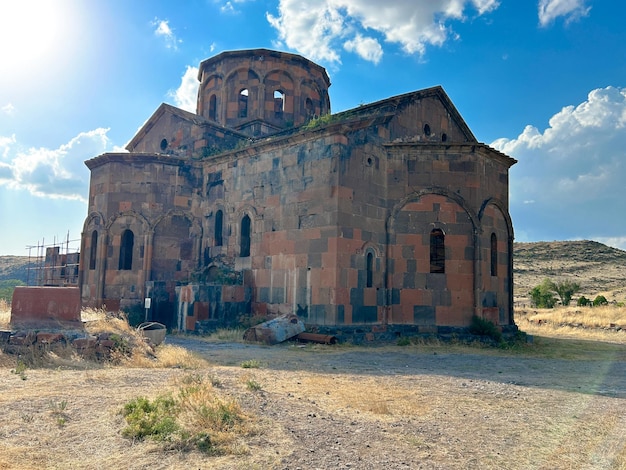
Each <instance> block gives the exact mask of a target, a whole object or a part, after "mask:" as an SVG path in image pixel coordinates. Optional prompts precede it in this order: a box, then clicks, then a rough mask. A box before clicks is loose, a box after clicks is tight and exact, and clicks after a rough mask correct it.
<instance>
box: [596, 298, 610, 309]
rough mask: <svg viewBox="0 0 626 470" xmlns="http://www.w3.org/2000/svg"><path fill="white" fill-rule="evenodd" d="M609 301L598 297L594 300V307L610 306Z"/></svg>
mask: <svg viewBox="0 0 626 470" xmlns="http://www.w3.org/2000/svg"><path fill="white" fill-rule="evenodd" d="M608 304H609V301H608V300H606V297H605V296H603V295H598V296H596V298H595V299H593V306H594V307H599V306H601V305H608Z"/></svg>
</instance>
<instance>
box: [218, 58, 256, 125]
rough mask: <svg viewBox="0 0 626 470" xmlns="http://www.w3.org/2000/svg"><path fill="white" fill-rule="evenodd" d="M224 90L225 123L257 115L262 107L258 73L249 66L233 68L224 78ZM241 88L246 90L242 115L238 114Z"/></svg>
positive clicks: (234, 122) (231, 123)
mask: <svg viewBox="0 0 626 470" xmlns="http://www.w3.org/2000/svg"><path fill="white" fill-rule="evenodd" d="M225 84H226V86H225V92H226V102H225V105H224V107H225V109H226V124H227V125H236V124H237V123H240V122H241V121H242V120H243V121H248V120H251V119H255V118H258V117H259V110H260V109H261V107H262V102H261V98H262V97H261V94H260V86H261V79H260V77H259V75H258V74H257V73H256V72H255V71H254V70H252V69H251V68H247V67H241V68H238V69H236V70H233V71H232V72H231V73H230V74H229V75H228V76H227V77H226V79H225ZM242 90H247V112H246V115H245V116H244V117H241V116H240V106H239V100H240V96H241V92H242Z"/></svg>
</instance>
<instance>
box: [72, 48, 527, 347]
mask: <svg viewBox="0 0 626 470" xmlns="http://www.w3.org/2000/svg"><path fill="white" fill-rule="evenodd" d="M198 80H199V89H198V100H197V109H196V113H195V114H194V113H191V112H187V111H184V110H182V109H178V108H176V107H174V106H171V105H168V104H162V105H161V106H159V108H158V109H157V110H156V111H155V112H154V114H153V115H152V116H151V117H150V118H149V119H148V120H147V121H146V123H145V124H144V125H143V127H142V128H141V129H140V130H139V131H138V132H137V134H136V135H135V136H134V137H133V138H132V139H131V140H130V142H129V143H128V145H127V147H126V148H127V150H128V152H127V153H104V154H102V155H99V156H97V157H95V158H92V159H90V160H88V161H87V162H86V165H87V167H88V168H89V170H90V171H91V180H90V187H89V206H88V207H89V208H88V215H87V218H86V220H85V223H84V227H83V233H82V243H81V253H82V255H81V266H80V281H79V282H80V288H81V296H82V303H83V305H91V306H106V308H107V309H109V310H112V309H118V308H124V309H126V308H133V307H137V308H143V307H144V306H145V305H147V304H148V305H149V312H147V313H149V316H150V318H151V319H153V320H156V321H160V322H162V323H165V324H166V325H167V326H168V327H170V328H174V329H179V330H183V331H184V330H187V331H189V330H194V329H199V328H200V326H201V325H203V324H207V323H215V324H225V325H228V324H231V325H232V324H235V323H236V322H238V321H240V320H241V318H243V317H246V316H255V315H264V316H272V315H277V314H284V313H294V314H297V315H298V316H299V317H300V318H301V319H302V320H303V321H304V322H305V324H307V325H308V326H309V327H311V328H313V329H317V330H318V331H322V330H323V331H334V330H337V331H339V330H350V329H352V330H353V331H357V330H358V331H362V332H363V331H364V332H366V334H368V335H370V336H372V337H373V336H375V335H376V334H377V333H381V334H382V333H387V334H395V335H399V334H404V332H413V333H442V332H446V331H448V332H449V331H455V330H456V329H463V328H467V326H469V325H470V322H471V320H472V317H473V316H479V317H481V318H485V319H488V320H490V321H492V322H494V323H495V324H496V325H499V326H500V327H502V328H503V329H505V330H506V329H512V330H514V329H515V324H514V321H513V279H512V277H513V227H512V223H511V217H510V215H509V211H508V207H509V201H508V191H509V184H508V180H509V168H510V167H511V166H512V165H513V164H514V163H515V160H514V159H512V158H510V157H508V156H507V155H504V154H503V153H501V152H499V151H496V150H495V149H493V148H490V147H489V146H487V145H485V144H484V143H479V142H478V141H477V140H476V138H475V137H474V135H473V134H472V132H471V130H470V129H469V128H468V126H467V125H466V123H465V122H464V120H463V118H462V117H461V116H460V114H459V112H458V111H457V110H456V108H455V107H454V105H453V104H452V102H451V101H450V98H449V97H448V96H447V95H446V93H445V91H444V90H443V89H442V88H441V87H439V86H436V87H433V88H427V89H424V90H418V91H414V92H411V93H407V94H403V95H400V96H394V97H391V98H387V99H383V100H381V101H378V102H375V103H371V104H366V105H362V106H359V107H357V108H354V109H351V110H348V111H344V112H341V113H337V114H331V112H330V111H331V107H330V99H329V94H328V88H329V87H330V80H329V77H328V75H327V73H326V70H325V69H324V68H323V67H320V66H319V65H317V64H315V63H313V62H311V61H309V60H307V59H305V58H304V57H301V56H299V55H296V54H290V53H286V52H277V51H271V50H266V49H254V50H239V51H229V52H223V53H221V54H219V55H217V56H215V57H212V58H210V59H207V60H205V61H203V62H202V63H201V64H200V67H199V71H198ZM146 299H150V300H149V301H148V302H146Z"/></svg>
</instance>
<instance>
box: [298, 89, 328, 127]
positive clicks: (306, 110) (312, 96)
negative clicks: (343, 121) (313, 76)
mask: <svg viewBox="0 0 626 470" xmlns="http://www.w3.org/2000/svg"><path fill="white" fill-rule="evenodd" d="M323 89H324V88H323V87H320V86H319V85H318V83H317V82H316V81H314V80H310V79H305V80H302V82H301V83H300V103H298V105H299V108H300V109H299V110H296V112H299V113H300V114H301V115H302V116H304V117H305V119H310V118H313V117H316V116H317V117H319V116H323V115H325V114H328V113H330V100H329V99H328V94H327V93H325V92H323V91H322V90H323ZM307 100H308V101H307Z"/></svg>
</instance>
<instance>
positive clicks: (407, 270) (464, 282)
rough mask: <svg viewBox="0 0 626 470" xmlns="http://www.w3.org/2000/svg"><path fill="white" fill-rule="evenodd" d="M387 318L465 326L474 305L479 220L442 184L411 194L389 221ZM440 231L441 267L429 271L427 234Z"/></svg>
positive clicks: (396, 209) (414, 322) (426, 323)
mask: <svg viewBox="0 0 626 470" xmlns="http://www.w3.org/2000/svg"><path fill="white" fill-rule="evenodd" d="M387 227H388V237H387V238H388V242H389V243H388V251H387V253H388V254H387V276H386V277H387V279H388V282H389V285H388V286H387V287H388V291H391V292H392V294H391V295H392V297H395V299H393V298H392V299H390V304H391V314H390V322H392V323H407V324H417V325H430V326H434V325H448V326H468V325H469V324H470V321H471V317H472V315H473V313H474V309H475V295H474V289H475V285H474V280H475V279H474V252H475V251H474V250H475V245H476V240H475V239H476V229H477V219H476V216H475V214H474V213H473V211H472V210H471V209H470V208H469V207H468V204H467V203H466V202H465V201H464V200H463V198H462V197H461V196H459V195H458V194H456V193H452V192H450V191H447V190H446V189H444V188H430V189H427V190H422V191H418V192H415V193H413V194H409V195H408V196H406V197H405V198H404V199H403V200H402V201H400V202H399V203H398V204H397V205H396V206H395V207H394V209H393V210H392V214H391V215H390V217H389V220H388V226H387ZM433 231H435V232H436V233H441V234H442V235H444V236H443V237H441V239H442V240H443V241H444V243H445V245H444V248H445V250H444V251H443V252H445V269H441V270H432V269H431V234H432V233H433ZM394 292H395V294H394Z"/></svg>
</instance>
